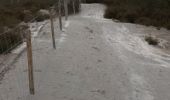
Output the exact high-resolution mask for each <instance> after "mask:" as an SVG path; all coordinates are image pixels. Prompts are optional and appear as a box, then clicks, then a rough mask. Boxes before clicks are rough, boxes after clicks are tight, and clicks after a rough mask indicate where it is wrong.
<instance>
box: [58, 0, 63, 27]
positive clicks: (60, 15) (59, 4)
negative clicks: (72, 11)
mask: <svg viewBox="0 0 170 100" xmlns="http://www.w3.org/2000/svg"><path fill="white" fill-rule="evenodd" d="M58 12H59V24H60V30H62V27H63V26H62V14H61V0H59V2H58Z"/></svg>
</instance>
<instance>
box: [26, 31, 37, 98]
mask: <svg viewBox="0 0 170 100" xmlns="http://www.w3.org/2000/svg"><path fill="white" fill-rule="evenodd" d="M25 40H26V44H27V60H28V77H29V90H30V94H31V95H34V94H35V89H34V72H33V58H32V44H31V31H30V30H29V29H28V32H27V33H26V34H25Z"/></svg>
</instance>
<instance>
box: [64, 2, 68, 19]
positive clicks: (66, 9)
mask: <svg viewBox="0 0 170 100" xmlns="http://www.w3.org/2000/svg"><path fill="white" fill-rule="evenodd" d="M64 12H65V20H68V2H67V0H64Z"/></svg>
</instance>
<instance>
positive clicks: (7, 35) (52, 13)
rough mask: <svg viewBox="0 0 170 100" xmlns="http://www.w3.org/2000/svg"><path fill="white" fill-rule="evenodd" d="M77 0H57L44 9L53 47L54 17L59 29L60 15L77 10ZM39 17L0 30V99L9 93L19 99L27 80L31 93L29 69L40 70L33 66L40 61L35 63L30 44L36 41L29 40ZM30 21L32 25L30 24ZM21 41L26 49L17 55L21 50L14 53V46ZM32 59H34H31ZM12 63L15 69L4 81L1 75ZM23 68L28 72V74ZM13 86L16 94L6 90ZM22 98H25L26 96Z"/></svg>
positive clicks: (38, 27)
mask: <svg viewBox="0 0 170 100" xmlns="http://www.w3.org/2000/svg"><path fill="white" fill-rule="evenodd" d="M66 1H67V2H66ZM80 3H81V1H80V0H64V1H63V0H58V1H57V2H56V3H55V4H54V5H53V6H52V7H50V8H48V9H47V10H48V11H49V19H50V20H49V21H50V26H51V30H50V33H52V34H51V36H52V38H51V39H52V42H51V43H53V47H54V49H55V48H56V47H55V45H56V44H55V42H56V41H55V33H54V30H55V27H54V25H55V24H56V23H55V22H54V18H55V17H58V18H59V22H58V23H57V24H58V25H59V26H60V27H59V28H60V30H62V28H63V27H62V26H63V25H62V24H63V23H62V16H63V15H65V17H66V20H67V17H68V15H69V14H75V13H76V12H78V11H79V10H80ZM40 17H41V16H35V17H34V18H33V19H31V20H30V21H28V22H27V23H24V22H22V23H20V24H18V25H17V26H16V27H14V28H12V29H6V31H5V32H3V33H1V34H0V100H15V99H14V98H12V97H16V98H17V99H16V100H20V99H21V98H20V95H26V93H27V92H26V91H27V90H28V89H27V87H28V86H26V85H28V84H29V89H30V91H29V92H30V94H32V95H33V94H34V82H33V81H34V79H33V72H34V69H35V71H40V69H36V68H33V64H36V65H35V66H40V65H42V64H37V63H36V59H39V60H41V58H39V57H37V55H36V53H35V54H34V47H32V44H33V46H34V44H36V45H38V44H37V43H33V42H34V41H33V39H34V38H35V37H34V35H35V36H37V34H38V33H34V31H36V32H39V31H40V30H41V28H42V23H43V22H37V19H38V18H40ZM47 21H48V20H47ZM32 24H34V25H33V26H32ZM22 45H23V46H25V47H23V48H24V49H23V51H24V50H25V49H26V50H27V53H24V54H22V52H21V51H20V53H21V54H22V55H23V56H20V55H21V54H18V53H15V52H14V51H15V50H16V48H18V47H21V46H22ZM13 52H14V53H13ZM32 58H36V59H32ZM34 61H35V63H33V62H34ZM15 62H17V64H14V63H15ZM21 66H22V67H21ZM24 66H28V67H24ZM15 67H18V70H16V71H14V73H9V75H8V77H11V78H8V79H7V80H5V81H4V80H3V78H4V75H5V74H6V73H7V72H8V71H9V70H10V69H13V68H15ZM37 68H38V67H37ZM20 72H24V73H20ZM25 72H28V75H27V74H26V73H25ZM28 76H29V78H28ZM23 78H26V79H27V78H28V82H23V81H22V80H21V79H23ZM2 80H3V82H2ZM40 81H41V80H40ZM11 82H14V83H11ZM23 86H25V87H26V88H20V87H23ZM13 87H14V88H20V89H18V91H16V94H11V93H15V92H14V91H12V90H10V89H11V88H13ZM25 89H27V90H25ZM16 90H17V89H16ZM13 95H15V96H13ZM24 99H25V100H26V98H24ZM21 100H22V99H21ZM30 100H31V99H30Z"/></svg>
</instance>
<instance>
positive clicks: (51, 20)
mask: <svg viewBox="0 0 170 100" xmlns="http://www.w3.org/2000/svg"><path fill="white" fill-rule="evenodd" d="M53 11H54V10H53V8H52V9H51V10H50V22H51V34H52V43H53V48H54V49H56V45H55V35H54V19H53Z"/></svg>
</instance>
